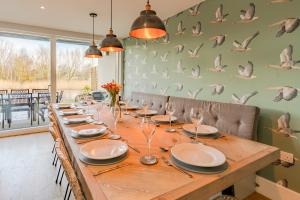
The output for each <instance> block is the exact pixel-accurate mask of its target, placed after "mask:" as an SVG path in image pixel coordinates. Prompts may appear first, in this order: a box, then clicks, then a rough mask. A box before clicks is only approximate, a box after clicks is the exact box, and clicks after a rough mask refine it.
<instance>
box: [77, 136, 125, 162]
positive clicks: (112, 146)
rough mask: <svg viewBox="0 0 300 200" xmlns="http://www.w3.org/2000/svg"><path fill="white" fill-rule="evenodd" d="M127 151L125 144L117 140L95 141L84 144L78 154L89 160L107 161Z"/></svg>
mask: <svg viewBox="0 0 300 200" xmlns="http://www.w3.org/2000/svg"><path fill="white" fill-rule="evenodd" d="M127 151H128V146H127V144H126V143H125V142H122V141H119V140H108V139H103V140H96V141H92V142H89V143H86V144H84V145H83V146H82V147H81V148H80V153H81V154H82V155H83V156H84V157H86V158H89V159H94V160H107V159H113V158H117V157H119V156H121V155H123V154H125V153H126V152H127Z"/></svg>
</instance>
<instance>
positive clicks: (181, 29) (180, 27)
mask: <svg viewBox="0 0 300 200" xmlns="http://www.w3.org/2000/svg"><path fill="white" fill-rule="evenodd" d="M185 30H186V28H184V27H183V22H182V21H180V22H179V23H178V25H177V32H176V35H183V34H184V31H185Z"/></svg>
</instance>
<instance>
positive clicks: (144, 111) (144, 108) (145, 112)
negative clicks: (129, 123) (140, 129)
mask: <svg viewBox="0 0 300 200" xmlns="http://www.w3.org/2000/svg"><path fill="white" fill-rule="evenodd" d="M142 109H143V113H144V116H143V117H144V118H145V117H146V115H147V112H148V104H147V102H146V100H144V99H143V100H142Z"/></svg>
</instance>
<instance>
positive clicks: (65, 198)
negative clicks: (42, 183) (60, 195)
mask: <svg viewBox="0 0 300 200" xmlns="http://www.w3.org/2000/svg"><path fill="white" fill-rule="evenodd" d="M69 185H70V184H69V183H68V185H67V189H66V191H65V196H64V200H66V198H67V193H68V191H69Z"/></svg>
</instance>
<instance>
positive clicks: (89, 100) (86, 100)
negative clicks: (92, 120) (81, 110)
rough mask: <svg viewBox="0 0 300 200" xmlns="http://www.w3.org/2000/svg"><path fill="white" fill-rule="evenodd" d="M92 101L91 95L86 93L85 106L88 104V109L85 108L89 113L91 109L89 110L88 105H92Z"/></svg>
mask: <svg viewBox="0 0 300 200" xmlns="http://www.w3.org/2000/svg"><path fill="white" fill-rule="evenodd" d="M92 101H93V97H92V96H90V95H87V96H86V97H85V102H86V104H87V106H88V110H87V114H91V112H90V111H91V110H90V106H91V105H92Z"/></svg>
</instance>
